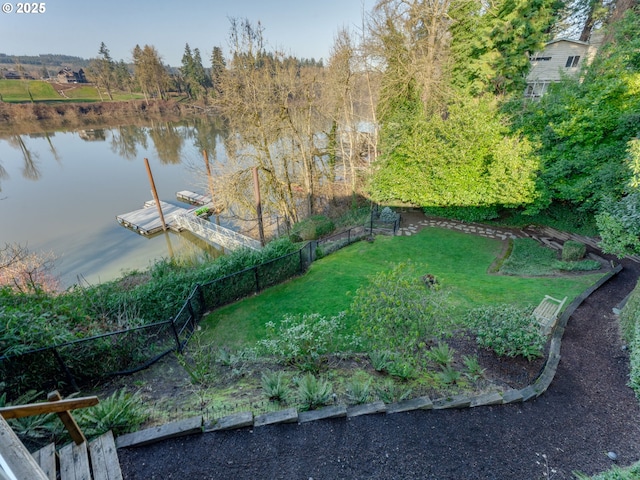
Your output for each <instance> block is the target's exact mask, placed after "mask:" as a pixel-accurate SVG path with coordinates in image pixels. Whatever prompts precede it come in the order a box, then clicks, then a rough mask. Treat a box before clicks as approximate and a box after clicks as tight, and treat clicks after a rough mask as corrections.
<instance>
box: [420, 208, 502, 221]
mask: <svg viewBox="0 0 640 480" xmlns="http://www.w3.org/2000/svg"><path fill="white" fill-rule="evenodd" d="M422 211H423V212H424V214H425V215H430V216H433V217H443V218H452V219H454V220H460V221H462V222H469V223H472V222H483V221H487V220H493V219H495V218H498V207H496V206H494V205H491V206H486V207H424V208H423V209H422Z"/></svg>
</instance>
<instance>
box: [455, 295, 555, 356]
mask: <svg viewBox="0 0 640 480" xmlns="http://www.w3.org/2000/svg"><path fill="white" fill-rule="evenodd" d="M532 310H533V309H532V308H531V307H525V308H522V307H516V306H513V305H509V304H502V305H491V306H484V307H479V308H476V309H474V310H472V311H470V312H469V314H468V315H467V324H468V325H469V327H470V328H471V329H472V331H473V332H474V333H475V335H476V340H477V343H478V346H480V347H482V348H488V349H490V350H493V351H494V352H495V353H496V354H497V355H498V356H501V357H502V356H506V357H516V356H522V357H524V358H526V359H527V360H532V359H534V358H538V357H540V356H542V353H543V349H544V346H545V343H546V337H545V336H544V335H543V334H542V332H541V329H540V326H539V325H538V322H537V321H536V320H535V319H534V318H533V316H532Z"/></svg>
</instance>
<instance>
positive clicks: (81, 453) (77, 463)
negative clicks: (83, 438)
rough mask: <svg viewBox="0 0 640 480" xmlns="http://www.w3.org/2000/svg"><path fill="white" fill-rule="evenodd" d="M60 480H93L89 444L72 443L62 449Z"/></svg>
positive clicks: (60, 453)
mask: <svg viewBox="0 0 640 480" xmlns="http://www.w3.org/2000/svg"><path fill="white" fill-rule="evenodd" d="M59 455H60V480H91V470H90V469H89V455H88V452H87V443H86V442H82V443H81V444H80V445H76V444H75V443H70V444H68V445H65V446H64V447H62V448H61V449H60V452H59Z"/></svg>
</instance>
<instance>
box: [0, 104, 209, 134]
mask: <svg viewBox="0 0 640 480" xmlns="http://www.w3.org/2000/svg"><path fill="white" fill-rule="evenodd" d="M203 113H205V110H204V109H203V108H202V107H199V106H197V105H194V104H191V103H186V102H181V101H176V100H152V101H150V102H146V101H144V100H130V101H126V102H92V103H54V104H47V103H1V102H0V135H31V134H39V133H44V132H50V131H54V130H74V129H76V130H77V129H87V128H108V127H114V126H117V125H119V124H122V123H126V124H127V125H132V124H134V125H135V124H138V123H139V124H147V123H148V122H149V120H154V119H162V120H165V121H178V120H180V119H182V118H184V117H185V116H193V115H202V114H203Z"/></svg>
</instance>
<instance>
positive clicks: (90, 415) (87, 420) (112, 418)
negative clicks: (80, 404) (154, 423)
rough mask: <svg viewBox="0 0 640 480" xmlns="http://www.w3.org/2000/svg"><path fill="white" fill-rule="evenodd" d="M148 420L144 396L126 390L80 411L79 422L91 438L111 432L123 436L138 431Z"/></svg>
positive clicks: (78, 414) (119, 391)
mask: <svg viewBox="0 0 640 480" xmlns="http://www.w3.org/2000/svg"><path fill="white" fill-rule="evenodd" d="M147 418H149V412H148V410H147V409H146V408H145V406H144V403H143V400H142V396H141V395H140V394H138V393H130V392H127V391H126V390H124V389H122V390H118V391H116V392H115V393H114V394H113V395H111V396H110V397H107V398H105V399H104V400H101V401H100V403H98V404H97V405H95V406H93V407H90V408H86V409H82V410H78V413H77V420H78V423H79V424H80V426H81V427H82V430H83V431H84V432H85V433H86V434H87V435H89V436H92V437H93V436H99V435H102V434H103V433H105V432H108V431H109V430H113V433H114V435H121V434H123V433H129V432H133V431H135V430H137V429H138V428H139V427H140V425H142V424H143V423H144V422H145V421H146V420H147Z"/></svg>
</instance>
